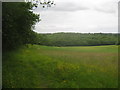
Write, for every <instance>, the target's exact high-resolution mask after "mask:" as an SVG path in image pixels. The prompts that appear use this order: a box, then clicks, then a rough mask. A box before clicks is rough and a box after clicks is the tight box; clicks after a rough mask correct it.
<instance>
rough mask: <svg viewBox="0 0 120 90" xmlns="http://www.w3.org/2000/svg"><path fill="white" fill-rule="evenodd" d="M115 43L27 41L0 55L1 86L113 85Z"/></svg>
mask: <svg viewBox="0 0 120 90" xmlns="http://www.w3.org/2000/svg"><path fill="white" fill-rule="evenodd" d="M117 86H118V46H114V45H110V46H81V47H50V46H39V45H33V46H31V45H29V48H26V47H22V48H20V49H19V50H16V51H11V52H8V53H5V54H4V55H3V87H4V88H19V87H20V88H21V87H23V88H115V87H117Z"/></svg>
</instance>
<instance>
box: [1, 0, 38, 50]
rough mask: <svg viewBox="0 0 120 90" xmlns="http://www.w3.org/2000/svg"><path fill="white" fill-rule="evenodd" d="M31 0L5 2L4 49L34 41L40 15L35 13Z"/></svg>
mask: <svg viewBox="0 0 120 90" xmlns="http://www.w3.org/2000/svg"><path fill="white" fill-rule="evenodd" d="M33 7H34V5H33V4H32V3H30V2H28V3H26V2H19V3H18V2H4V3H3V7H2V11H3V12H2V29H3V30H2V38H3V51H6V50H10V49H14V48H17V47H19V46H21V45H24V44H28V43H33V41H34V39H35V38H36V36H35V34H34V33H35V32H33V31H32V29H33V28H34V25H35V23H36V22H38V21H39V20H40V19H39V15H38V14H35V13H33V11H31V10H32V8H33Z"/></svg>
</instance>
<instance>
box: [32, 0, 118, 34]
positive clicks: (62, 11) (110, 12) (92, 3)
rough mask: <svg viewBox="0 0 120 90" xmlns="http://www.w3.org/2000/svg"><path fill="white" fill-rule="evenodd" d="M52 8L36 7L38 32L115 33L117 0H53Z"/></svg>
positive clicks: (36, 28)
mask: <svg viewBox="0 0 120 90" xmlns="http://www.w3.org/2000/svg"><path fill="white" fill-rule="evenodd" d="M54 1H55V3H56V6H53V7H52V8H48V9H47V8H45V9H43V8H41V7H39V8H37V9H36V10H35V11H34V12H36V13H40V17H41V19H42V20H41V21H40V22H39V23H37V24H36V27H35V30H34V31H36V32H38V33H55V32H79V33H99V32H102V33H117V32H118V1H119V0H54Z"/></svg>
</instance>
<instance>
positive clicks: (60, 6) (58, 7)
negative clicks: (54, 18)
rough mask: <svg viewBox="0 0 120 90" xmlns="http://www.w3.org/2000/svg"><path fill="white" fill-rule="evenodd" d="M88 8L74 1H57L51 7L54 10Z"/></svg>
mask: <svg viewBox="0 0 120 90" xmlns="http://www.w3.org/2000/svg"><path fill="white" fill-rule="evenodd" d="M87 9H89V8H88V7H86V6H83V5H80V4H77V3H74V2H68V3H59V4H58V5H56V7H55V8H52V9H51V10H55V11H79V10H87Z"/></svg>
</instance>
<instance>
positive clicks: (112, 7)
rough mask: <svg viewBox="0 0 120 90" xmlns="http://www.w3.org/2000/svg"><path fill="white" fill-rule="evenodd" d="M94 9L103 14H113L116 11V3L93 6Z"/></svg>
mask: <svg viewBox="0 0 120 90" xmlns="http://www.w3.org/2000/svg"><path fill="white" fill-rule="evenodd" d="M94 9H95V10H96V11H100V12H104V13H115V12H116V11H117V2H106V3H104V4H101V5H99V6H95V7H94Z"/></svg>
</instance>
